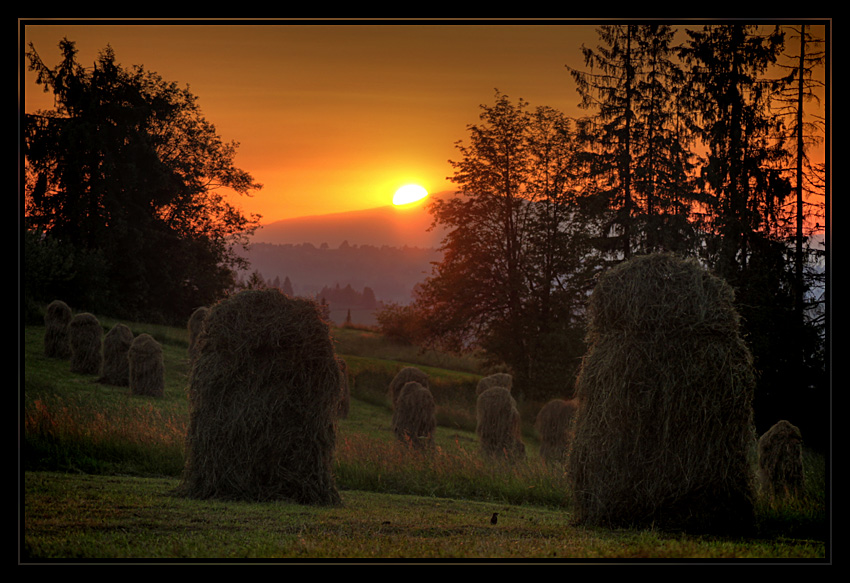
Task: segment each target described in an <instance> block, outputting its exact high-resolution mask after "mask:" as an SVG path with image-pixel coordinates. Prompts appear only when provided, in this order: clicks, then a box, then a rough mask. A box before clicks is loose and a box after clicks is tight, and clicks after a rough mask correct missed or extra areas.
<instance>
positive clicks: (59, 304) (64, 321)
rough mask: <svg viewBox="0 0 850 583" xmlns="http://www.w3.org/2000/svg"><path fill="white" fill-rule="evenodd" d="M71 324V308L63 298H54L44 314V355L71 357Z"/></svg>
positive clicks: (49, 356)
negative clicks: (69, 335) (69, 336)
mask: <svg viewBox="0 0 850 583" xmlns="http://www.w3.org/2000/svg"><path fill="white" fill-rule="evenodd" d="M70 325H71V308H69V307H68V304H66V303H65V302H63V301H62V300H54V301H52V302H50V305H48V306H47V311H46V312H45V314H44V328H45V330H44V355H45V356H47V357H48V358H62V359H65V358H69V357H70V356H71V342H70V340H69V339H68V333H69V332H68V328H69V326H70Z"/></svg>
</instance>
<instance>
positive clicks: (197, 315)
mask: <svg viewBox="0 0 850 583" xmlns="http://www.w3.org/2000/svg"><path fill="white" fill-rule="evenodd" d="M209 311H210V309H209V308H207V307H206V306H201V307H200V308H198V309H196V310H195V311H194V312H192V315H191V316H189V322H188V323H187V325H186V328H187V330H188V332H189V350H188V352H189V360H192V359H193V358H194V357H195V346H196V345H197V343H198V336H199V335H200V333H201V330H202V329H203V326H204V320H206V318H207V313H209Z"/></svg>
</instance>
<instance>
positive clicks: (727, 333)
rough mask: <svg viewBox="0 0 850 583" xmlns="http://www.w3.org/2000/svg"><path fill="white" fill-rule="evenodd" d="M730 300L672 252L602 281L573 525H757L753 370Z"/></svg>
mask: <svg viewBox="0 0 850 583" xmlns="http://www.w3.org/2000/svg"><path fill="white" fill-rule="evenodd" d="M733 299H734V298H733V291H732V289H731V288H730V287H729V286H728V285H727V284H726V283H725V282H724V281H723V280H721V279H719V278H717V277H715V276H713V275H711V274H709V273H708V272H706V271H705V270H704V269H703V268H702V267H700V265H699V264H698V263H697V262H696V261H694V260H682V259H679V258H676V257H674V256H672V255H669V254H656V255H648V256H642V257H637V258H634V259H632V260H630V261H626V262H624V263H622V264H620V265H618V266H617V267H615V268H613V269H611V270H609V271H608V272H607V273H606V274H604V275H603V276H602V277H601V278H600V279H599V282H598V284H597V286H596V288H595V289H594V291H593V294H592V296H591V299H590V302H589V327H588V341H589V349H588V353H587V355H586V356H585V358H584V361H583V364H582V369H581V372H580V375H579V378H578V382H577V391H576V397H577V400H578V403H579V407H578V411H577V413H576V429H575V437H574V440H573V448H572V451H571V454H570V460H569V473H570V476H571V479H572V490H573V496H574V502H575V506H574V508H575V517H576V520H577V522H579V523H586V524H595V525H608V526H649V525H653V524H654V525H656V526H658V527H661V528H676V529H686V530H701V531H718V530H732V529H737V528H739V527H740V528H748V527H749V526H751V523H752V519H753V490H752V486H753V484H752V480H751V478H752V476H751V471H750V468H751V465H750V463H751V460H750V459H748V457H749V452H751V451H753V449H754V445H755V441H754V428H753V409H752V398H753V386H754V372H753V368H752V359H751V356H750V352H749V350H748V348H747V346H746V345H745V344H744V342H743V340H742V339H741V337H740V335H739V332H738V315H737V313H736V310H735V308H734V305H733Z"/></svg>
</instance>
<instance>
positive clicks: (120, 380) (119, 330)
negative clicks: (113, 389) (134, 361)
mask: <svg viewBox="0 0 850 583" xmlns="http://www.w3.org/2000/svg"><path fill="white" fill-rule="evenodd" d="M132 344H133V332H132V331H130V329H129V328H128V327H127V326H125V325H124V324H115V326H113V327H112V329H111V330H110V331H109V332H107V333H106V336H104V337H103V364H102V366H101V369H100V379H98V380H99V381H100V382H102V383H106V384H108V385H115V386H117V387H127V386H129V384H130V359H129V352H130V346H131V345H132Z"/></svg>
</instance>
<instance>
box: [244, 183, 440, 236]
mask: <svg viewBox="0 0 850 583" xmlns="http://www.w3.org/2000/svg"><path fill="white" fill-rule="evenodd" d="M433 196H434V195H432V196H429V197H428V198H426V199H424V200H423V201H422V202H420V203H413V204H411V205H406V206H404V207H396V206H393V205H387V206H381V207H376V208H371V209H366V210H360V211H350V212H344V213H331V214H326V215H315V216H307V217H297V218H293V219H284V220H280V221H275V222H272V223H269V224H268V225H265V226H263V227H262V228H260V229H258V230H257V232H256V233H255V234H254V237H253V241H256V242H258V243H275V244H284V243H290V244H293V245H297V244H300V243H311V244H313V245H315V246H317V247H320V246H321V245H322V244H323V243H327V245H328V247H330V248H333V249H336V248H337V247H339V246H340V245H341V244H342V243H343V242H344V241H347V242H348V244H349V245H374V246H376V247H381V246H383V245H388V246H390V247H405V246H407V247H420V248H423V249H429V248H436V247H439V245H440V243H441V241H442V239H443V230H442V229H435V230H433V231H429V230H428V229H429V227H430V226H431V220H432V219H431V215H430V214H429V213H428V211H427V210H426V208H427V202H428V201H429V200H430V199H432V198H433Z"/></svg>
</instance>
